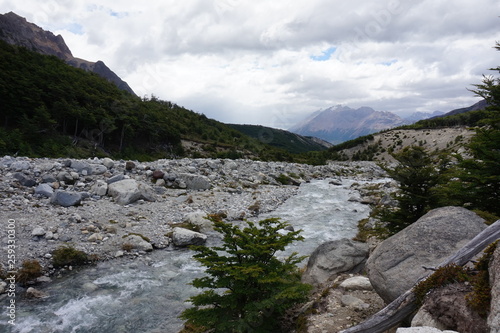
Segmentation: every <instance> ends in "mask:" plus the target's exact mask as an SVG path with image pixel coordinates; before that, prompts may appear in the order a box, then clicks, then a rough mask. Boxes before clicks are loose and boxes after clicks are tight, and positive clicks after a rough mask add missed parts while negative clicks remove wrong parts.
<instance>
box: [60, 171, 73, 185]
mask: <svg viewBox="0 0 500 333" xmlns="http://www.w3.org/2000/svg"><path fill="white" fill-rule="evenodd" d="M56 178H57V180H58V181H60V182H64V183H65V184H68V185H72V184H74V183H75V179H74V178H73V176H72V175H71V173H69V172H67V171H61V172H59V173H58V174H57V176H56Z"/></svg>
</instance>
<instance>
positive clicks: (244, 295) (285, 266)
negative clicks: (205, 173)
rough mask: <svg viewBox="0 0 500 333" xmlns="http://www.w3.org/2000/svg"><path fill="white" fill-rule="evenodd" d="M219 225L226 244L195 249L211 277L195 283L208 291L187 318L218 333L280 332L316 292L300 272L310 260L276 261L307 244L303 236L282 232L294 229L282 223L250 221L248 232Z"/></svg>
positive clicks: (184, 316)
mask: <svg viewBox="0 0 500 333" xmlns="http://www.w3.org/2000/svg"><path fill="white" fill-rule="evenodd" d="M213 223H214V226H215V230H217V231H218V232H220V233H221V234H222V235H223V245H222V246H218V247H213V248H208V247H205V246H198V247H193V249H194V250H195V251H196V252H197V254H195V255H194V258H195V259H196V260H197V261H199V262H200V263H201V264H202V265H203V266H205V267H206V274H207V275H206V276H205V277H202V278H197V279H195V280H193V282H192V285H193V286H195V287H196V288H203V289H204V291H203V292H202V293H201V294H198V295H196V296H193V297H191V298H190V299H189V300H190V302H191V303H192V304H193V307H192V308H189V309H187V310H185V311H184V312H183V313H182V315H181V318H182V319H184V320H187V322H188V324H189V325H192V326H195V327H206V328H208V329H209V330H210V332H216V333H230V332H261V333H264V332H273V333H274V332H280V331H281V330H280V318H281V317H282V316H283V314H284V313H285V311H286V310H287V309H289V308H290V307H291V306H293V305H294V304H297V303H300V302H303V301H305V300H306V299H307V295H308V292H309V290H310V288H311V287H310V286H309V285H305V284H302V283H301V282H300V273H299V271H298V269H297V267H296V265H297V264H298V263H299V262H301V261H302V260H303V259H304V257H298V256H297V255H296V253H294V254H292V255H290V256H288V257H287V258H285V259H284V260H279V259H278V258H277V257H276V252H278V251H282V250H284V249H285V247H286V246H287V245H289V244H290V243H292V242H294V241H299V240H302V239H303V237H301V236H299V233H300V231H292V232H288V233H285V234H283V233H280V232H279V231H280V230H283V229H284V228H285V227H286V226H287V225H288V224H287V223H285V222H281V221H279V220H278V219H266V220H263V221H260V222H258V224H255V223H253V222H246V223H247V226H246V227H245V228H243V229H240V228H239V227H237V226H234V225H231V224H229V223H226V222H223V221H222V220H216V219H214V220H213Z"/></svg>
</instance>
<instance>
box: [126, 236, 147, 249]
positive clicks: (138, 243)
mask: <svg viewBox="0 0 500 333" xmlns="http://www.w3.org/2000/svg"><path fill="white" fill-rule="evenodd" d="M123 244H127V245H129V246H130V247H131V248H133V249H136V250H137V251H146V252H150V251H153V245H151V243H150V242H148V241H147V240H145V239H144V238H143V237H141V236H139V235H129V236H127V237H125V238H124V241H123Z"/></svg>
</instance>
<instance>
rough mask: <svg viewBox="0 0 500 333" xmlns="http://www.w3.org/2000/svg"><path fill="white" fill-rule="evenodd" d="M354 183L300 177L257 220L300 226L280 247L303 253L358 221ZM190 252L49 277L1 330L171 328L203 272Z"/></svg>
mask: <svg viewBox="0 0 500 333" xmlns="http://www.w3.org/2000/svg"><path fill="white" fill-rule="evenodd" d="M354 182H355V181H354V180H350V179H348V178H346V179H344V180H343V181H342V185H333V184H330V180H328V179H326V180H313V181H311V182H310V183H304V184H302V185H301V186H300V188H299V191H298V193H297V195H296V196H293V197H291V198H290V199H288V200H287V201H286V202H285V203H283V204H282V205H281V206H280V207H279V208H278V209H277V210H275V211H273V212H271V213H268V214H266V215H262V216H260V217H259V219H262V218H267V217H279V218H281V219H282V220H284V221H288V222H289V223H290V224H291V225H292V226H293V227H294V228H295V230H298V229H302V230H303V231H302V233H301V235H302V236H304V238H305V240H304V241H303V242H297V243H295V244H292V245H291V246H290V247H289V249H288V250H287V251H286V252H292V251H293V252H298V253H299V254H300V255H310V254H311V253H312V251H313V250H314V249H315V248H316V247H317V246H318V245H320V244H322V243H324V242H326V241H329V240H335V239H340V238H344V237H347V238H352V237H353V236H354V235H355V234H356V231H357V229H356V227H357V222H358V221H359V220H360V219H363V218H365V217H367V216H368V214H369V212H370V208H369V206H367V205H363V204H361V203H359V202H355V201H349V200H348V199H349V198H350V197H352V196H355V195H357V192H356V191H354V190H353V189H351V185H352V184H353V183H354ZM356 182H358V183H363V181H356ZM218 241H219V239H218V237H217V235H215V234H213V235H210V237H209V240H208V243H207V245H208V246H210V245H214V244H217V242H218ZM192 254H193V252H192V251H190V250H186V249H184V250H157V251H154V252H153V253H151V254H148V255H147V256H143V257H140V258H138V259H135V260H130V259H118V260H116V261H115V260H113V261H108V262H101V263H98V264H97V265H96V266H92V267H86V268H82V269H79V270H75V271H73V272H71V273H70V274H67V275H65V276H64V277H63V278H55V279H54V281H53V282H52V283H50V284H49V285H48V286H47V287H44V288H40V289H42V290H43V291H44V292H47V293H48V294H49V295H50V297H48V298H45V299H42V300H23V299H18V300H17V312H16V316H17V317H16V325H15V326H12V325H10V324H8V323H7V319H6V318H5V316H4V317H3V318H2V320H1V321H0V332H13V333H94V332H95V333H103V332H106V333H115V332H116V333H125V332H127V333H128V332H141V333H176V332H178V331H179V330H180V329H181V327H182V321H181V320H180V319H178V318H177V317H178V315H179V314H180V313H181V312H182V310H183V309H185V308H186V307H187V306H188V304H186V302H185V300H186V299H187V298H189V297H190V296H192V295H194V294H195V293H196V292H197V290H196V289H194V288H193V287H192V286H190V285H189V284H188V283H189V281H191V280H192V279H193V278H195V277H198V276H201V275H202V274H203V269H202V267H201V266H199V265H198V264H197V263H196V262H195V261H194V260H192V258H191V256H192ZM304 264H305V263H304Z"/></svg>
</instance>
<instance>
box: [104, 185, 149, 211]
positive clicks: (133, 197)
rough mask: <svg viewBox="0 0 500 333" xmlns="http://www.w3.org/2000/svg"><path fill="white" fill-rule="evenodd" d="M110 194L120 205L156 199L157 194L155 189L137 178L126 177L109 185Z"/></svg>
mask: <svg viewBox="0 0 500 333" xmlns="http://www.w3.org/2000/svg"><path fill="white" fill-rule="evenodd" d="M108 195H109V196H111V197H113V198H114V199H115V202H116V203H118V204H120V205H128V204H131V203H134V202H136V201H137V200H141V199H144V200H147V201H155V200H156V196H155V193H154V190H153V189H152V188H151V187H150V186H148V185H146V184H144V183H142V182H138V181H136V180H135V179H124V180H120V181H117V182H114V183H111V184H109V186H108Z"/></svg>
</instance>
